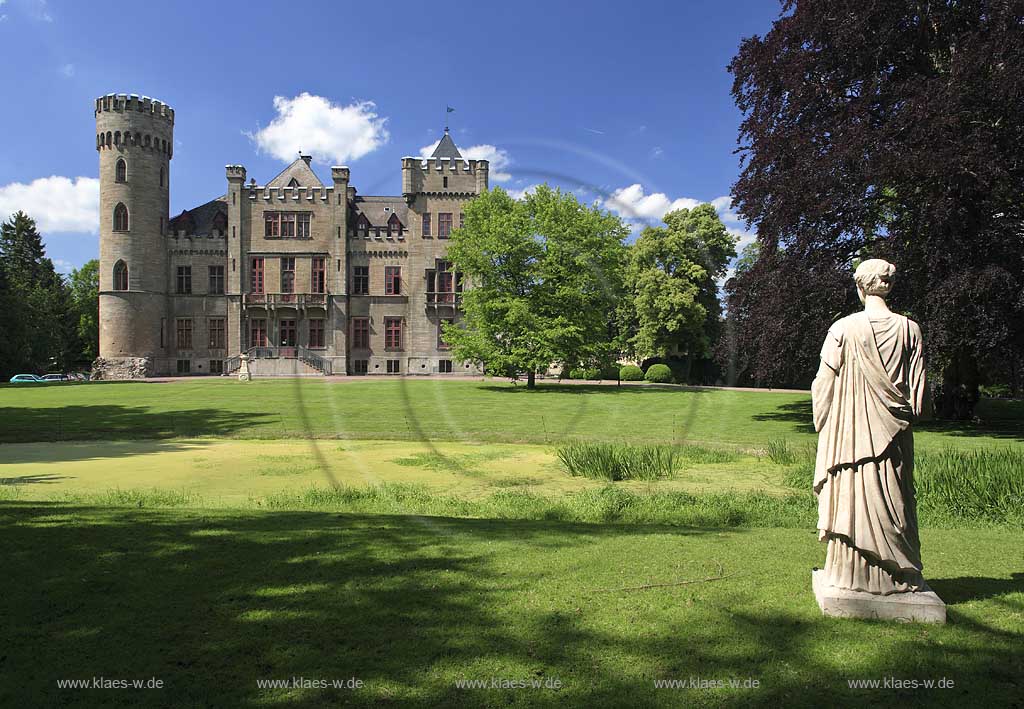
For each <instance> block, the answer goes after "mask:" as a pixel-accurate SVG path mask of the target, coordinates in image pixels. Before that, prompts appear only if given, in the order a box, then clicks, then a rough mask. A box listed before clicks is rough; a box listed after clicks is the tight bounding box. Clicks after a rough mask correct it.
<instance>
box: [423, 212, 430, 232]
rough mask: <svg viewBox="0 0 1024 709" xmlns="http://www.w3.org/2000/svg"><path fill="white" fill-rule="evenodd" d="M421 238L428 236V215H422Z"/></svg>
mask: <svg viewBox="0 0 1024 709" xmlns="http://www.w3.org/2000/svg"><path fill="white" fill-rule="evenodd" d="M423 236H430V215H429V214H424V215H423Z"/></svg>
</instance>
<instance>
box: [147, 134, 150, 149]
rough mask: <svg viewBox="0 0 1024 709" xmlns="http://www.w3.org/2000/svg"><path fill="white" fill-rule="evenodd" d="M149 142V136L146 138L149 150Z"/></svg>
mask: <svg viewBox="0 0 1024 709" xmlns="http://www.w3.org/2000/svg"><path fill="white" fill-rule="evenodd" d="M149 140H150V138H149V136H148V135H147V136H146V147H147V148H148V147H149Z"/></svg>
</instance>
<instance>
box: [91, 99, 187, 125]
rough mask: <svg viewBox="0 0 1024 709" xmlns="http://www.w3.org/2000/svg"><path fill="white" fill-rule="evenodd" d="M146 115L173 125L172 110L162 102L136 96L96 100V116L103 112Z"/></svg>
mask: <svg viewBox="0 0 1024 709" xmlns="http://www.w3.org/2000/svg"><path fill="white" fill-rule="evenodd" d="M110 111H113V112H116V113H127V112H134V113H141V114H144V115H145V114H148V115H150V116H152V117H154V118H159V119H163V120H166V121H168V122H169V123H171V124H172V125H173V124H174V109H173V108H171V107H170V106H168V105H167V104H166V103H164V102H163V101H160V100H157V99H155V98H150V97H149V96H141V97H140V96H139V95H138V94H107V95H106V96H100V97H99V98H98V99H96V115H97V116H98V115H99V114H100V113H104V112H110Z"/></svg>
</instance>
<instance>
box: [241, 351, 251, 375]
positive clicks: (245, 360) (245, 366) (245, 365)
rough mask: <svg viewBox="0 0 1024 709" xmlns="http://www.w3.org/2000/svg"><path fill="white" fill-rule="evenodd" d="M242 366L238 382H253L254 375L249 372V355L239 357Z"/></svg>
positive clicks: (243, 354)
mask: <svg viewBox="0 0 1024 709" xmlns="http://www.w3.org/2000/svg"><path fill="white" fill-rule="evenodd" d="M239 361H240V362H241V365H240V366H239V368H238V381H240V382H248V381H252V373H251V372H250V371H249V355H248V354H246V353H245V352H243V353H242V356H241V357H239Z"/></svg>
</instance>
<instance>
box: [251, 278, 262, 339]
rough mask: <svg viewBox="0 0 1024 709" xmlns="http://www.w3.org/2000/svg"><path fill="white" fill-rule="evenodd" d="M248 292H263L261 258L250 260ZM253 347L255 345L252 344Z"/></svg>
mask: <svg viewBox="0 0 1024 709" xmlns="http://www.w3.org/2000/svg"><path fill="white" fill-rule="evenodd" d="M249 292H250V293H262V292H263V259H262V258H254V259H253V260H252V274H251V276H250V278H249ZM254 347H255V345H254Z"/></svg>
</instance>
